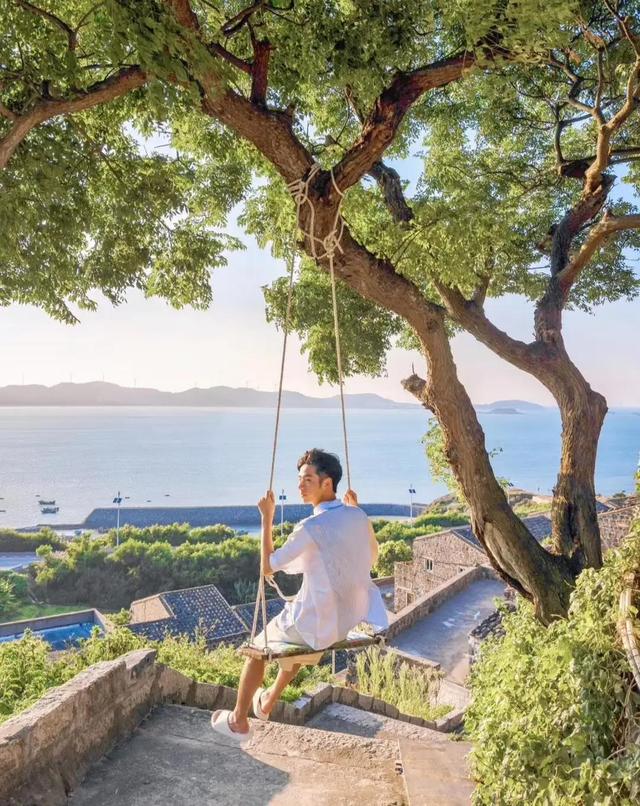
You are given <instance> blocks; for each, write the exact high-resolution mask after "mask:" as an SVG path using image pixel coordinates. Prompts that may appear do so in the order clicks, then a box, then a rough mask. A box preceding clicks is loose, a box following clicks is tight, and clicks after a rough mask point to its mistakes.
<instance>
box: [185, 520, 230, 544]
mask: <svg viewBox="0 0 640 806" xmlns="http://www.w3.org/2000/svg"><path fill="white" fill-rule="evenodd" d="M238 535H239V532H236V531H235V529H232V528H231V527H230V526H225V525H224V524H223V523H215V524H213V526H201V527H199V528H197V529H191V531H190V532H189V535H188V537H187V540H188V541H189V542H190V543H222V541H223V540H229V539H230V538H232V537H238Z"/></svg>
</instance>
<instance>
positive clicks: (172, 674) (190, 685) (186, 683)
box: [157, 663, 195, 705]
mask: <svg viewBox="0 0 640 806" xmlns="http://www.w3.org/2000/svg"><path fill="white" fill-rule="evenodd" d="M157 685H158V697H159V699H160V700H161V701H166V702H177V703H181V704H182V703H185V704H189V705H191V704H192V702H191V701H192V698H193V689H194V688H195V683H194V681H193V680H191V678H190V677H185V675H183V674H182V673H181V672H178V671H176V670H175V669H172V668H171V667H170V666H165V665H164V664H162V663H159V664H157Z"/></svg>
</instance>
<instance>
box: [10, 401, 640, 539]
mask: <svg viewBox="0 0 640 806" xmlns="http://www.w3.org/2000/svg"><path fill="white" fill-rule="evenodd" d="M347 416H348V430H349V453H350V457H351V475H352V484H353V487H354V488H355V489H356V490H357V492H358V494H359V496H360V500H361V501H364V502H376V503H382V502H385V503H386V502H390V503H409V492H408V490H409V487H410V486H413V487H414V488H415V490H416V494H415V496H414V500H416V501H430V500H431V499H433V498H434V497H436V496H438V495H441V494H442V493H444V492H445V491H446V490H445V488H444V486H443V485H442V484H440V483H437V482H435V481H434V480H433V479H432V477H431V474H430V473H429V468H428V464H427V461H426V458H425V453H424V446H423V445H422V443H421V438H422V436H423V435H424V433H425V432H426V430H427V428H428V415H427V412H425V411H424V410H423V409H420V408H415V409H375V410H372V409H367V410H357V409H352V410H350V411H348V413H347ZM479 418H480V421H481V423H482V426H483V428H484V430H485V434H486V443H487V448H488V449H489V450H499V452H498V453H496V454H495V456H494V457H493V459H492V462H493V465H494V468H495V471H496V473H497V474H498V475H499V476H503V477H505V478H507V479H508V480H509V481H510V482H511V483H512V484H513V485H515V486H517V487H523V488H525V489H528V490H533V491H540V492H545V493H547V492H549V491H550V490H551V488H552V486H553V484H554V482H555V478H556V475H557V472H558V462H559V456H560V430H561V426H560V416H559V413H558V411H557V410H555V409H539V410H536V411H535V412H527V413H524V414H491V413H480V414H479ZM273 428H274V412H273V410H271V409H239V408H229V409H221V408H215V409H214V408H166V407H157V408H155V407H149V408H147V407H121V408H120V407H118V408H115V407H108V408H107V407H105V408H95V407H86V408H84V407H22V408H0V510H4V511H1V512H0V525H4V526H30V525H33V524H36V523H51V524H56V523H59V524H62V523H66V524H74V523H79V522H81V521H82V520H84V518H85V517H86V516H87V515H88V513H89V512H90V511H91V510H92V509H93V508H94V507H98V506H111V505H112V501H113V498H114V497H115V496H116V494H117V492H118V491H120V493H121V496H122V498H123V502H122V503H123V506H124V505H126V506H187V505H189V506H193V505H203V506H206V505H220V504H251V503H253V502H255V501H257V500H258V498H259V497H260V496H261V495H262V494H263V493H264V491H265V489H266V486H267V483H268V476H269V467H270V460H271V446H272V442H273ZM311 447H320V448H324V449H326V450H330V451H335V452H336V453H338V454H339V455H340V456H343V454H344V449H343V444H342V427H341V422H340V412H339V410H338V409H335V410H326V409H322V410H321V409H288V410H287V409H285V410H284V411H283V413H282V421H281V433H280V439H279V446H278V452H277V463H276V479H275V483H274V487H275V489H276V494H277V495H279V494H280V493H281V491H282V490H284V494H285V495H286V496H287V501H288V502H289V503H295V502H297V501H298V495H297V489H296V475H297V470H296V460H297V458H298V457H299V456H300V454H301V453H303V452H304V450H306V449H307V448H311ZM639 448H640V409H617V410H614V411H611V412H610V413H609V414H608V416H607V418H606V421H605V425H604V428H603V432H602V437H601V440H600V445H599V450H598V463H597V477H596V486H597V491H598V492H599V493H601V494H606V495H610V494H613V493H615V492H618V491H620V490H626V491H628V492H630V491H631V490H632V489H633V476H634V472H635V470H636V466H637V463H638V450H639ZM343 486H344V485H343ZM39 498H43V499H47V500H49V499H55V500H56V504H57V505H58V506H59V507H60V510H59V512H58V513H57V514H56V515H43V514H41V513H40V508H39V506H38V499H39Z"/></svg>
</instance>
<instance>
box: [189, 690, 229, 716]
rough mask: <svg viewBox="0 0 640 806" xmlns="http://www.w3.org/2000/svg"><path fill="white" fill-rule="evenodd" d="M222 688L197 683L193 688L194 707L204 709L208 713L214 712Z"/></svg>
mask: <svg viewBox="0 0 640 806" xmlns="http://www.w3.org/2000/svg"><path fill="white" fill-rule="evenodd" d="M221 688H222V686H219V685H215V684H213V683H196V684H195V686H194V687H193V693H192V697H191V699H192V703H191V704H192V705H193V706H194V708H204V709H206V710H207V711H214V710H215V709H216V708H217V707H218V705H217V703H218V701H219V700H220V698H221V697H220V695H221V691H220V689H221Z"/></svg>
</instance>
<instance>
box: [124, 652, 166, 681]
mask: <svg viewBox="0 0 640 806" xmlns="http://www.w3.org/2000/svg"><path fill="white" fill-rule="evenodd" d="M157 654H158V653H157V651H156V650H155V649H136V650H134V651H133V652H127V654H126V655H124V657H122V658H121V660H123V661H124V665H125V669H126V670H127V672H128V673H129V676H130V677H131V678H132V679H135V678H137V677H139V676H140V675H141V674H144V673H149V672H151V671H152V670H153V665H154V663H155V659H156V656H157Z"/></svg>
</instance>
